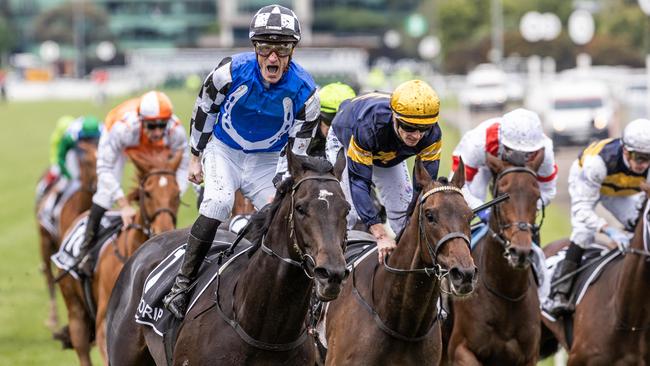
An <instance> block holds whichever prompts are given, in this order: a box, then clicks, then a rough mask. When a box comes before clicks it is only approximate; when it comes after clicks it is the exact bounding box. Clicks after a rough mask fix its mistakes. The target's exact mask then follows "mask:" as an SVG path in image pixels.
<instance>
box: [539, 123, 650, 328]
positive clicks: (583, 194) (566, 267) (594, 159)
mask: <svg viewBox="0 0 650 366" xmlns="http://www.w3.org/2000/svg"><path fill="white" fill-rule="evenodd" d="M649 166H650V120H647V119H637V120H634V121H632V122H630V123H629V124H628V125H627V126H626V127H625V130H623V137H622V138H616V139H614V138H609V139H605V140H601V141H596V142H594V143H592V144H591V145H589V146H588V147H587V148H586V149H585V150H584V151H583V152H582V153H581V154H580V155H579V157H578V159H577V160H576V161H574V162H573V165H572V166H571V170H570V172H569V194H570V195H571V226H572V227H573V230H572V232H571V244H570V245H569V248H568V249H567V252H566V256H565V259H564V260H563V261H561V262H560V263H558V265H557V269H556V270H555V272H554V273H553V279H552V282H553V283H554V282H556V281H558V279H560V278H562V277H564V276H566V275H567V274H569V273H570V272H573V271H575V270H576V269H577V268H578V267H579V266H580V262H581V261H582V254H583V251H584V249H586V248H587V247H588V246H589V245H591V244H592V243H593V242H594V237H595V234H596V233H597V232H602V233H604V234H605V235H607V236H609V237H610V238H611V239H612V240H613V241H614V242H616V243H617V244H619V245H623V246H627V244H629V242H630V234H629V233H628V232H629V231H634V227H635V225H636V219H637V218H638V217H639V210H640V209H641V206H642V205H643V203H644V199H645V194H644V193H643V192H641V189H640V188H639V187H640V185H641V183H643V182H645V181H646V180H647V178H648V167H649ZM598 202H600V203H602V205H603V207H605V208H606V209H607V210H608V211H609V212H611V213H612V214H613V215H614V217H616V219H617V220H618V221H619V222H621V223H622V224H623V226H624V228H625V231H621V230H619V229H617V228H614V227H611V226H609V225H607V222H606V221H605V219H603V218H602V217H599V216H598V215H597V214H596V212H595V211H594V208H595V207H596V205H597V204H598ZM574 278H575V276H572V277H571V278H569V279H566V280H564V281H562V282H559V283H557V284H556V285H555V286H553V288H552V289H551V296H550V297H551V299H552V301H551V302H550V303H547V304H544V310H545V311H546V312H548V313H549V314H551V315H552V316H555V317H558V316H560V315H562V314H567V313H570V312H572V309H571V307H572V305H571V304H570V302H569V295H570V293H571V288H572V286H573V282H574Z"/></svg>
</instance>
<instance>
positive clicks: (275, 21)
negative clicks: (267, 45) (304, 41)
mask: <svg viewBox="0 0 650 366" xmlns="http://www.w3.org/2000/svg"><path fill="white" fill-rule="evenodd" d="M248 38H250V40H251V41H267V42H294V43H298V41H300V22H299V21H298V17H296V14H295V13H294V12H293V11H292V10H291V9H288V8H285V7H284V6H281V5H268V6H265V7H263V8H261V9H260V10H258V11H257V13H255V16H253V20H252V21H251V26H250V28H249V32H248Z"/></svg>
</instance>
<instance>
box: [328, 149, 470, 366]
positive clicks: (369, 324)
mask: <svg viewBox="0 0 650 366" xmlns="http://www.w3.org/2000/svg"><path fill="white" fill-rule="evenodd" d="M461 167H462V162H461ZM415 179H416V183H417V184H418V185H419V186H420V187H422V188H423V189H422V192H424V193H423V194H421V196H420V197H419V198H418V201H417V205H416V206H415V208H414V209H413V212H412V214H411V215H410V219H409V222H408V223H407V225H406V228H405V229H404V231H403V233H402V234H401V236H400V238H399V241H398V244H397V248H396V249H395V251H394V252H393V253H392V255H391V256H390V257H389V258H388V259H387V260H386V261H385V262H384V264H383V265H380V264H379V263H377V257H376V256H375V255H374V254H375V253H376V252H372V253H371V255H369V256H367V257H366V258H365V259H363V260H362V261H361V262H360V263H359V264H358V265H357V266H356V268H354V270H353V272H352V278H351V280H350V281H348V282H347V284H346V285H345V287H344V290H343V292H342V293H341V296H340V297H339V299H337V300H336V301H333V302H332V303H331V304H329V307H328V309H327V313H326V316H325V326H326V338H327V346H328V350H327V357H326V360H325V364H326V365H437V364H438V362H439V360H440V356H441V351H442V350H441V333H440V323H439V322H438V321H437V320H438V315H439V314H438V313H439V309H438V299H439V298H440V281H441V279H442V278H443V277H448V280H449V282H450V283H451V292H452V294H453V295H456V296H461V297H464V296H467V295H469V294H470V293H471V292H472V291H473V289H474V283H475V278H476V277H475V276H476V273H477V272H476V267H475V266H474V262H473V260H472V256H471V254H470V250H469V238H468V235H469V232H470V225H469V224H470V220H471V219H472V216H473V214H472V210H471V209H470V208H469V207H468V206H467V203H466V202H465V200H464V198H463V194H462V192H461V190H460V188H461V187H462V186H463V185H464V184H465V174H464V169H461V170H460V172H459V174H456V175H455V176H454V178H453V179H452V181H451V184H448V183H447V181H446V179H444V178H443V179H441V180H439V181H433V180H432V179H431V177H430V176H429V174H428V173H427V171H426V170H425V169H424V167H423V165H422V163H421V162H420V161H419V159H418V160H416V165H415ZM414 202H415V201H414Z"/></svg>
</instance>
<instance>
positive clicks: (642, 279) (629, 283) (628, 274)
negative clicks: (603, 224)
mask: <svg viewBox="0 0 650 366" xmlns="http://www.w3.org/2000/svg"><path fill="white" fill-rule="evenodd" d="M644 221H645V220H644V219H641V220H639V223H638V224H637V227H636V230H635V233H634V237H633V238H632V242H631V244H630V247H631V248H632V249H637V250H645V248H644V243H643V226H644ZM649 259H650V257H647V256H645V255H639V254H633V253H628V254H626V255H625V258H624V259H623V263H622V266H621V273H620V276H619V278H618V281H617V284H616V289H614V291H615V293H616V295H615V296H616V314H617V316H618V317H619V322H620V323H622V324H621V325H624V326H630V327H633V326H634V327H647V326H650V324H649V323H650V302H648V301H647V298H646V294H647V291H648V281H650V262H648V261H647V260H649Z"/></svg>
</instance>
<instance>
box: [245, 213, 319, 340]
mask: <svg viewBox="0 0 650 366" xmlns="http://www.w3.org/2000/svg"><path fill="white" fill-rule="evenodd" d="M287 211H288V209H287V208H286V205H285V207H281V208H280V209H279V210H278V212H277V213H276V214H275V218H274V219H273V220H272V221H271V224H270V225H269V229H268V232H267V233H266V237H265V238H264V239H263V240H264V241H263V242H264V243H265V245H266V246H267V247H269V248H271V249H272V250H273V251H274V252H275V253H277V254H278V255H280V256H283V257H285V258H287V257H289V253H288V249H287V248H288V247H289V246H290V245H291V243H292V239H291V238H290V237H289V232H290V227H289V224H288V221H287V215H288V212H287ZM311 290H312V281H311V280H310V279H309V278H308V277H307V276H306V275H305V273H304V272H303V270H302V269H301V268H298V267H296V266H293V265H290V264H288V263H285V262H283V261H282V260H280V259H278V258H275V257H273V256H271V255H268V254H266V253H264V252H263V251H262V250H261V249H258V250H257V252H256V253H255V254H254V255H253V257H252V259H251V260H250V262H249V263H248V266H247V268H246V270H245V271H244V273H242V275H241V276H240V278H239V280H238V281H237V290H236V294H235V309H237V314H236V318H237V319H239V321H240V323H241V325H242V327H243V328H244V329H245V330H246V332H247V333H249V334H250V335H251V336H252V337H254V338H257V339H273V340H274V341H280V342H282V341H292V340H295V339H296V338H297V337H298V335H299V334H300V333H301V331H302V329H303V327H304V323H305V317H306V315H307V311H308V309H309V299H310V295H311Z"/></svg>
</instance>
